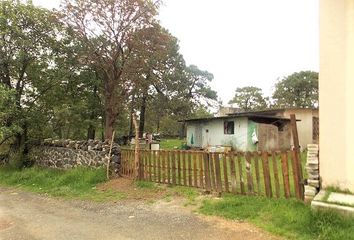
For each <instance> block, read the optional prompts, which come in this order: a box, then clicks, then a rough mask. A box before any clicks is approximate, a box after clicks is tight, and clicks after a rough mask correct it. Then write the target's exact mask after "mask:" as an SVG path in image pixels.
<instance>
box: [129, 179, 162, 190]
mask: <svg viewBox="0 0 354 240" xmlns="http://www.w3.org/2000/svg"><path fill="white" fill-rule="evenodd" d="M134 185H135V186H136V187H138V188H141V189H151V190H153V189H156V188H157V187H156V185H155V183H153V182H146V181H135V182H134Z"/></svg>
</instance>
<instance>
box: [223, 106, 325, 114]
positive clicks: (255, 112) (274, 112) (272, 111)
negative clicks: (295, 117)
mask: <svg viewBox="0 0 354 240" xmlns="http://www.w3.org/2000/svg"><path fill="white" fill-rule="evenodd" d="M287 110H318V108H298V107H292V108H274V109H267V110H260V111H251V112H244V113H254V114H260V115H274V114H277V113H280V112H284V111H287ZM241 113H242V112H241ZM235 114H236V115H237V114H239V113H228V114H227V115H235Z"/></svg>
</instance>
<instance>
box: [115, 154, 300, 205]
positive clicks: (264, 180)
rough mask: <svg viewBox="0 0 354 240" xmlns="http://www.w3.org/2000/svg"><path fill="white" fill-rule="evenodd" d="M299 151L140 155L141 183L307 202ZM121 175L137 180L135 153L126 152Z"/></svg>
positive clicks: (123, 157)
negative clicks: (304, 195) (291, 198)
mask: <svg viewBox="0 0 354 240" xmlns="http://www.w3.org/2000/svg"><path fill="white" fill-rule="evenodd" d="M297 156H298V154H296V152H295V151H284V152H278V151H273V152H229V153H209V152H203V151H176V150H173V151H167V150H160V151H152V150H140V151H139V161H140V162H139V165H140V166H139V173H138V176H139V178H140V179H141V180H145V181H150V182H157V183H165V184H171V185H181V186H189V187H197V188H202V189H205V190H206V191H207V192H218V193H221V192H230V193H233V194H248V195H264V196H267V197H277V198H279V197H285V198H290V197H296V198H297V199H303V186H302V167H301V161H300V160H299V159H297V158H298V157H297ZM121 159H122V167H121V175H123V176H126V177H134V176H135V174H134V169H135V167H134V150H131V149H122V158H121Z"/></svg>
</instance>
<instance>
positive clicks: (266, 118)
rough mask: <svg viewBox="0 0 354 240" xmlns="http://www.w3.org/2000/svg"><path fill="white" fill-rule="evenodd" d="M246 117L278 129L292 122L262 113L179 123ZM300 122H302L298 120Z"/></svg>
mask: <svg viewBox="0 0 354 240" xmlns="http://www.w3.org/2000/svg"><path fill="white" fill-rule="evenodd" d="M240 117H246V118H248V119H249V120H251V121H254V122H257V123H265V124H273V125H276V126H278V127H281V126H284V124H286V123H288V122H290V119H289V118H284V117H278V116H273V115H266V114H260V112H243V113H234V114H230V115H227V116H220V117H206V118H193V119H185V120H181V121H179V122H187V123H188V122H207V121H211V120H215V119H233V118H240ZM296 121H300V120H296Z"/></svg>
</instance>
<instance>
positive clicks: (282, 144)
mask: <svg viewBox="0 0 354 240" xmlns="http://www.w3.org/2000/svg"><path fill="white" fill-rule="evenodd" d="M184 122H185V123H186V129H187V134H186V138H187V145H188V146H189V147H193V148H202V149H215V150H216V149H217V148H219V147H222V148H225V147H228V148H232V149H234V150H239V151H263V150H281V149H290V146H291V141H290V139H291V133H290V120H289V119H287V118H283V117H278V116H265V115H260V114H254V113H252V112H249V113H237V114H232V115H227V116H219V117H212V118H198V119H188V120H185V121H184Z"/></svg>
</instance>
